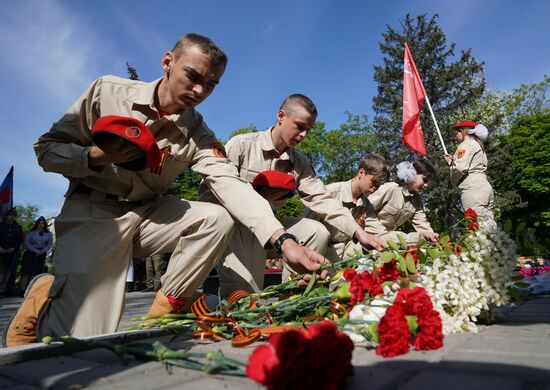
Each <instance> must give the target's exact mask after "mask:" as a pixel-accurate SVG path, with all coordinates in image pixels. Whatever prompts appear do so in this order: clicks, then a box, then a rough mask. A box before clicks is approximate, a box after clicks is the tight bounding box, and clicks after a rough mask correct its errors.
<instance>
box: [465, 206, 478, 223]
mask: <svg viewBox="0 0 550 390" xmlns="http://www.w3.org/2000/svg"><path fill="white" fill-rule="evenodd" d="M464 217H465V218H466V219H468V220H470V221H472V222H477V213H476V212H475V210H474V209H472V208H469V209H467V210H466V211H465V212H464Z"/></svg>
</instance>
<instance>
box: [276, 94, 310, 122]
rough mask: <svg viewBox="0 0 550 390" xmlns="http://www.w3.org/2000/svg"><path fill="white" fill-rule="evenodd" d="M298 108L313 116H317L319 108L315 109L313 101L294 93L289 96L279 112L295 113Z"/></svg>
mask: <svg viewBox="0 0 550 390" xmlns="http://www.w3.org/2000/svg"><path fill="white" fill-rule="evenodd" d="M296 106H300V107H302V108H304V109H305V110H306V111H307V112H309V114H310V115H312V116H315V117H316V116H317V107H315V104H314V103H313V101H312V100H311V99H310V98H308V97H307V96H305V95H302V94H299V93H294V94H292V95H289V96H287V98H286V99H285V100H284V101H283V103H282V104H281V107H279V111H281V110H286V111H294V108H295V107H296Z"/></svg>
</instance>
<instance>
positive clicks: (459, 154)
mask: <svg viewBox="0 0 550 390" xmlns="http://www.w3.org/2000/svg"><path fill="white" fill-rule="evenodd" d="M465 154H466V150H465V149H459V150H458V152H456V158H461V157H463V156H464V155H465Z"/></svg>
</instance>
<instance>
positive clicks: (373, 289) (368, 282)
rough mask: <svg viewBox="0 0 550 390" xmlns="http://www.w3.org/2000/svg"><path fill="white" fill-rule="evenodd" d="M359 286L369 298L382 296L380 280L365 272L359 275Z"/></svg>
mask: <svg viewBox="0 0 550 390" xmlns="http://www.w3.org/2000/svg"><path fill="white" fill-rule="evenodd" d="M361 286H363V289H364V290H365V291H367V292H368V293H369V295H370V296H371V297H375V296H377V295H381V294H383V291H382V287H381V281H380V278H378V276H376V275H375V274H371V273H369V272H367V271H365V272H363V273H362V274H361Z"/></svg>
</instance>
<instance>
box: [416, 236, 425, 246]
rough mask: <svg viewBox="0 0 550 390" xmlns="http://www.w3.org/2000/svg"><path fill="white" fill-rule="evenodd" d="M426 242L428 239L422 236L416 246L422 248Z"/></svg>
mask: <svg viewBox="0 0 550 390" xmlns="http://www.w3.org/2000/svg"><path fill="white" fill-rule="evenodd" d="M424 244H426V240H424V239H423V238H421V239H420V240H418V242H417V243H416V246H417V247H419V248H421V247H422V246H423V245H424Z"/></svg>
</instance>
